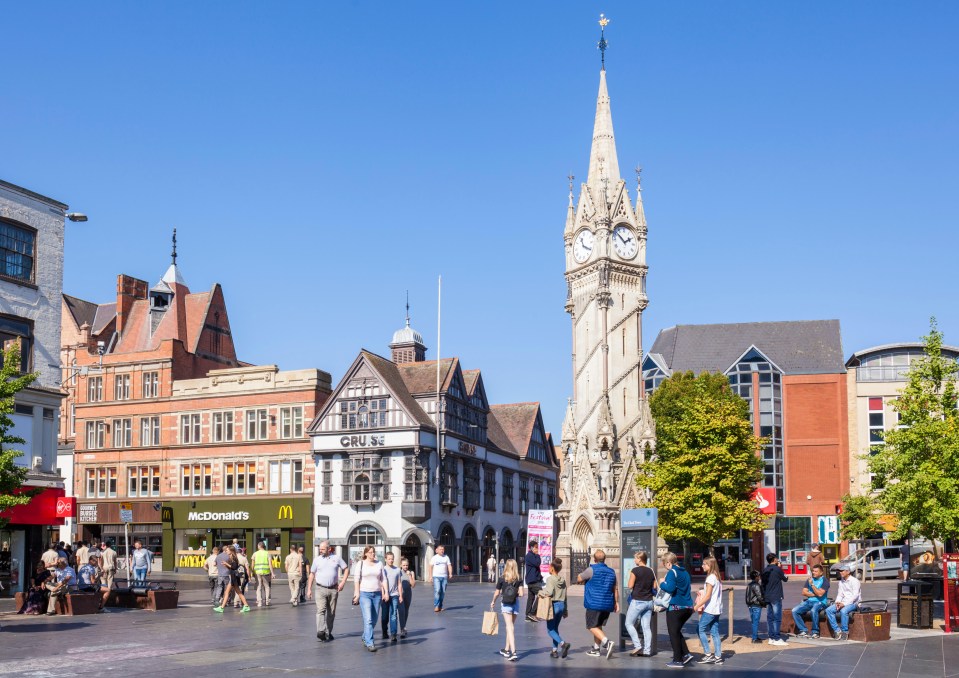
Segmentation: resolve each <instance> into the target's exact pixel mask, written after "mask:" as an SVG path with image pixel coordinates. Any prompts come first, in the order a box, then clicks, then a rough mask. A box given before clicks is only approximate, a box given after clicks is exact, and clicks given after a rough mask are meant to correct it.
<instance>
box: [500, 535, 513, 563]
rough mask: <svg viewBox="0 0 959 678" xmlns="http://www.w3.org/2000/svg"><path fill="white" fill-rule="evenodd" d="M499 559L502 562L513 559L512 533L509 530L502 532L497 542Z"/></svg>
mask: <svg viewBox="0 0 959 678" xmlns="http://www.w3.org/2000/svg"><path fill="white" fill-rule="evenodd" d="M499 557H500V558H502V559H503V560H506V559H508V558H512V557H513V533H512V532H510V531H509V530H503V536H502V537H501V538H500V540H499Z"/></svg>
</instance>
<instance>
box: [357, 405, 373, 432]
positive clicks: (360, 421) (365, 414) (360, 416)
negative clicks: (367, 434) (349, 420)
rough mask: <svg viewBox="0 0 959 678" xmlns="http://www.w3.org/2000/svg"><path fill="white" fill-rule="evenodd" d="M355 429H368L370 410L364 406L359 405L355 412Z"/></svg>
mask: <svg viewBox="0 0 959 678" xmlns="http://www.w3.org/2000/svg"><path fill="white" fill-rule="evenodd" d="M356 418H357V422H356V427H357V428H369V426H370V408H369V407H367V406H366V405H360V407H359V409H358V410H357V411H356Z"/></svg>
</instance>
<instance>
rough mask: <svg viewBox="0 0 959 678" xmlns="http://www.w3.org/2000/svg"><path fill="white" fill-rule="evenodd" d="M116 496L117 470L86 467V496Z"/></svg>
mask: <svg viewBox="0 0 959 678" xmlns="http://www.w3.org/2000/svg"><path fill="white" fill-rule="evenodd" d="M115 496H117V470H116V469H115V468H90V469H87V498H88V499H108V498H110V497H115Z"/></svg>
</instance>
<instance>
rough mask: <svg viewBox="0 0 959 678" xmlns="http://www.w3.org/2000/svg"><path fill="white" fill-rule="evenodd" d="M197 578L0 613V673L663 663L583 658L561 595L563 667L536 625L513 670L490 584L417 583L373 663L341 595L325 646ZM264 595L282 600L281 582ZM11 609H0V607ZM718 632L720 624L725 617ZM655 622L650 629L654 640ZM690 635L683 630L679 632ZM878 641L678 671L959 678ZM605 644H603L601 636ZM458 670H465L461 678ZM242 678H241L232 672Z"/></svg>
mask: <svg viewBox="0 0 959 678" xmlns="http://www.w3.org/2000/svg"><path fill="white" fill-rule="evenodd" d="M203 584H204V582H202V581H190V580H184V581H181V587H182V589H183V590H182V594H181V598H180V608H179V609H177V610H176V611H166V612H156V613H152V612H143V611H138V610H118V611H111V612H110V613H108V614H100V615H97V616H78V617H45V616H43V617H25V616H22V615H21V616H12V615H10V614H2V615H0V624H2V631H0V676H6V675H11V676H69V675H81V676H82V675H95V674H100V675H103V674H112V675H150V676H151V677H152V676H182V675H254V674H257V675H264V674H269V675H280V674H286V675H312V676H325V675H340V674H347V673H349V674H351V675H354V676H374V675H388V676H391V677H392V676H453V675H458V676H462V675H480V676H487V675H488V676H520V675H522V676H546V675H554V674H556V673H562V674H565V675H568V676H582V675H586V674H587V672H589V671H592V670H595V669H599V670H600V671H601V674H602V675H608V676H625V675H627V673H628V675H631V676H635V675H640V676H644V675H663V674H666V673H678V672H679V670H674V669H667V668H666V667H665V663H666V662H667V661H668V660H669V659H670V656H669V643H668V640H667V638H666V637H665V635H661V636H660V638H659V649H660V654H659V655H658V656H656V657H653V658H648V659H644V658H631V657H629V656H627V653H626V652H620V651H618V650H617V652H615V653H614V654H613V657H612V659H610V660H608V661H607V660H606V659H603V658H594V657H588V656H586V655H585V651H586V649H588V645H589V637H588V634H587V632H586V630H585V628H584V624H583V611H582V598H579V597H573V596H570V608H571V609H570V616H569V618H568V619H566V620H565V621H564V622H563V625H562V626H561V627H560V632H561V633H562V635H563V636H564V638H565V639H566V640H568V641H569V642H570V643H572V646H573V647H572V650H571V652H570V655H569V657H568V658H567V659H566V660H555V659H550V657H549V653H548V648H549V641H548V639H547V636H546V629H545V628H544V627H545V624H543V623H538V624H532V623H526V622H522V621H520V622H517V649H518V651H519V655H520V660H519V662H517V663H515V664H512V663H509V662H507V661H506V660H505V659H503V658H502V657H500V656H499V654H497V650H498V649H499V648H500V647H502V646H503V638H504V636H503V633H504V632H503V631H502V629H501V630H500V635H499V637H497V638H493V637H488V636H484V635H482V634H481V633H480V624H481V618H482V612H483V610H485V609H488V606H489V599H490V597H491V595H492V587H491V585H489V584H465V583H464V584H457V583H455V582H454V583H453V584H452V585H451V586H450V588H449V591H448V597H447V606H448V607H447V609H446V611H445V612H443V613H442V614H435V613H433V612H432V595H431V591H430V590H429V589H428V588H427V587H426V586H424V585H423V584H422V583H420V584H419V585H418V586H417V588H416V590H415V592H414V600H413V607H412V611H411V617H410V621H409V625H408V630H409V636H408V638H406V639H405V640H403V641H400V642H399V643H396V644H391V643H389V642H387V641H382V640H379V637H378V636H379V633H378V632H377V645H378V647H379V651H378V652H376V653H375V654H373V653H369V652H367V651H365V650H364V648H363V646H362V644H361V642H360V632H361V628H360V626H361V623H360V614H359V608H356V607H353V606H351V605H350V600H349V593H350V590H351V588H350V587H349V586H348V587H347V589H346V590H345V591H344V594H345V595H341V597H340V605H339V607H338V610H337V619H336V628H335V636H336V640H335V641H334V642H332V643H320V642H318V641H317V640H316V636H315V621H314V620H315V607H314V606H313V605H312V604H309V605H304V606H300V607H298V608H293V607H291V606H290V605H289V604H284V603H280V602H277V603H276V604H275V605H274V606H272V607H269V608H262V609H258V608H256V607H254V608H253V610H252V611H251V612H250V613H249V614H240V613H239V611H238V610H235V609H228V610H226V612H225V613H224V614H216V613H214V612H213V611H212V610H211V609H210V606H209V605H208V604H207V603H206V601H207V596H208V594H207V591H206V590H205V589H204V588H202V587H203ZM277 584H278V586H276V587H275V589H274V592H275V593H276V594H278V595H277V599H278V601H279V600H283V599H284V594H285V593H286V586H285V582H283V581H279V582H277ZM787 586H788V587H789V588H788V589H787V594H786V595H787V600H789V599H790V596H793V597H795V596H796V591H793V590H792V588H794V587H796V588H797V590H798V583H790V584H789V585H787ZM868 586H872V587H874V588H873V590H872V591H871V593H872V594H873V597H877V596H878V597H885V593H884V592H885V591H887V590H888V591H894V590H895V586H894V584H892V583H881V584H878V583H877V584H874V585H867V587H868ZM739 597H740V596H739V591H737V594H736V598H737V604H736V609H735V632H736V633H737V634H742V633H746V634H748V621H747V619H746V617H745V607H744V606H741V605H739V604H738V602H739V601H738V599H739ZM10 609H12V606H11V605H10V601H4V606H3V607H0V610H2V611H5V612H8V611H9V610H10ZM724 624H725V619H724ZM663 627H664V624H660V631H664V628H663ZM685 630H686V635H687V637H690V638H692V637H693V624H692V623H690V624H687V626H686V629H685ZM901 635H902V634H900V633H897V630H896V629H895V628H894V639H893V640H890V641H887V642H883V643H871V644H868V645H867V644H863V643H838V642H836V641H825V640H824V641H820V642H819V643H818V644H816V645H801V646H800V645H799V644H798V643H792V644H791V647H789V648H787V649H782V650H780V649H778V648H771V647H770V646H768V645H765V644H763V645H761V646H755V645H750V644H749V643H748V639H739V640H738V641H737V642H734V643H726V644H725V645H724V648H723V650H724V654H725V655H726V658H727V659H726V664H725V665H723V666H697V665H695V664H690V665H688V666H687V667H686V668H685V669H683V671H685V672H687V673H688V672H692V673H696V674H704V673H714V674H716V673H722V674H726V675H732V676H745V675H764V676H800V675H809V676H828V677H829V678H841V677H845V676H868V677H869V678H879V677H885V676H903V677H905V676H946V675H959V638H953V637H951V636H944V635H942V634H940V633H932V632H922V633H919V632H911V634H910V635H908V636H906V637H897V636H901ZM611 637H612V636H611ZM463 671H468V673H465V674H464V673H463ZM238 672H242V673H238Z"/></svg>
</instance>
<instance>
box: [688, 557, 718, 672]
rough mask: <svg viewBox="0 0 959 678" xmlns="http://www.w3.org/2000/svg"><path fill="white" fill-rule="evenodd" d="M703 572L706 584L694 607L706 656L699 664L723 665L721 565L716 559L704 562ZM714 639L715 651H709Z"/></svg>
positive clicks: (710, 558)
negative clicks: (711, 641)
mask: <svg viewBox="0 0 959 678" xmlns="http://www.w3.org/2000/svg"><path fill="white" fill-rule="evenodd" d="M703 572H705V573H706V584H705V585H704V586H703V589H702V591H700V592H699V596H698V597H697V599H696V604H695V606H694V608H695V610H696V611H697V612H699V642H700V643H701V644H702V646H703V652H705V653H706V654H704V655H703V656H702V657H700V659H699V661H698V662H697V663H699V664H722V663H723V649H722V639H721V638H720V634H719V616H720V615H721V614H722V613H723V583H722V581H720V579H719V563H718V562H717V561H716V559H715V558H712V557H709V558H706V559H704V560H703ZM710 636H712V639H713V651H712V652H710V651H709V637H710Z"/></svg>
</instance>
